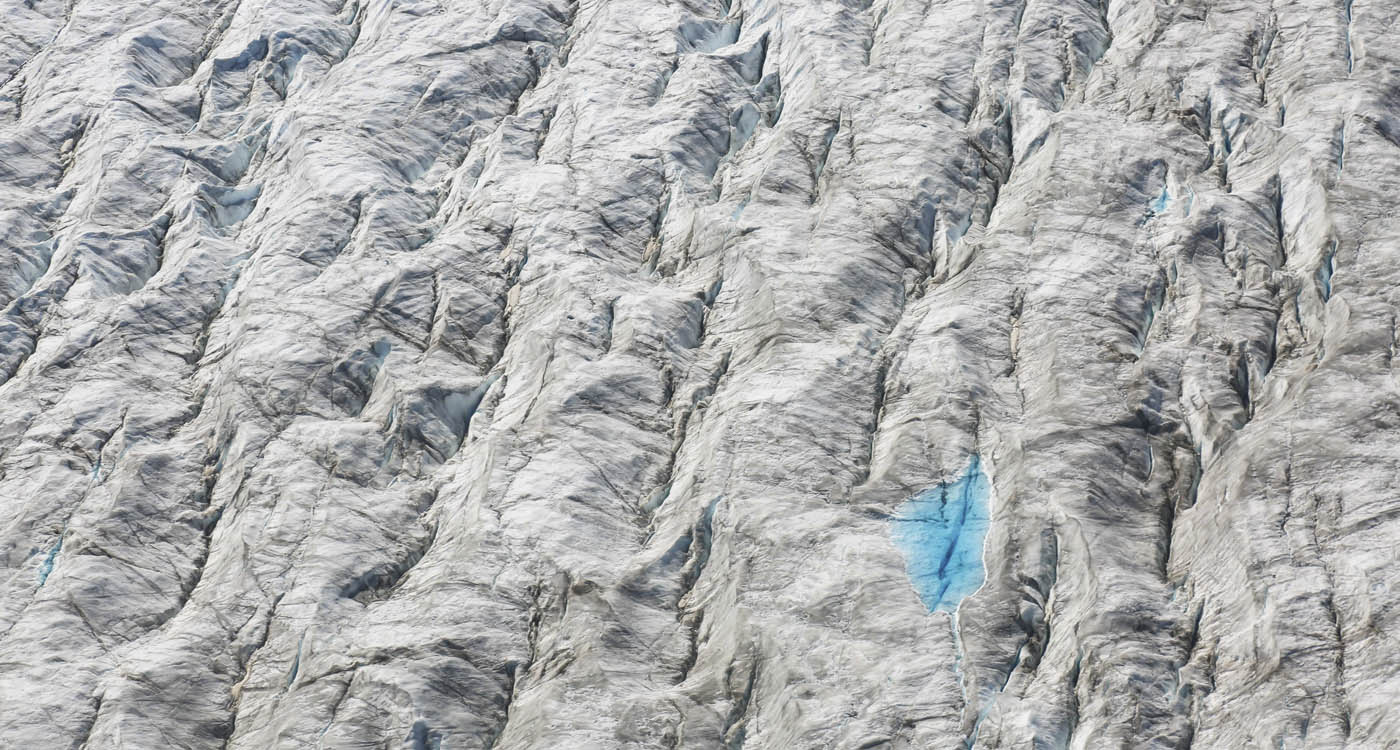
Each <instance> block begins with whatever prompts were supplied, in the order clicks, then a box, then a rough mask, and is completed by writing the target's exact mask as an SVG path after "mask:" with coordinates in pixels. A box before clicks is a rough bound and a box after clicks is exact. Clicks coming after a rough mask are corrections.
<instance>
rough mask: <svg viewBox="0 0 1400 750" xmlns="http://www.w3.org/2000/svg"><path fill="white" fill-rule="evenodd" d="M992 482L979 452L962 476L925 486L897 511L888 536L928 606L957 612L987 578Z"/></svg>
mask: <svg viewBox="0 0 1400 750" xmlns="http://www.w3.org/2000/svg"><path fill="white" fill-rule="evenodd" d="M991 489H992V487H991V483H990V482H988V480H987V475H986V474H983V473H982V466H981V461H980V459H978V458H977V457H976V456H974V457H973V459H972V462H971V464H970V465H969V466H968V467H967V470H966V471H965V472H963V474H962V476H960V477H958V478H957V479H956V480H954V481H952V482H948V483H946V484H940V485H938V486H937V487H934V488H932V489H927V490H924V491H923V492H920V493H919V494H918V495H915V496H914V497H913V498H910V500H909V501H908V502H906V503H904V504H903V505H901V506H899V508H898V509H897V510H896V511H895V517H894V519H893V520H892V521H891V531H890V535H891V536H892V537H893V538H894V543H895V544H896V545H898V547H899V550H900V552H902V553H904V559H905V565H906V568H907V570H908V572H909V580H910V581H911V582H912V583H913V584H914V589H915V590H916V591H918V592H919V600H920V601H922V602H923V603H924V606H925V607H928V609H929V611H930V612H932V611H934V610H943V611H945V612H955V611H957V608H958V604H959V603H961V602H962V600H963V599H964V598H965V597H967V596H968V595H969V594H971V593H972V592H974V591H976V590H977V589H978V587H980V586H981V585H982V581H984V580H985V579H986V569H985V567H984V566H983V563H982V542H983V540H984V539H985V538H986V536H987V525H988V524H989V523H990V522H991V508H990V503H991Z"/></svg>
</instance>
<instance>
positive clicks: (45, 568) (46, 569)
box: [39, 537, 63, 586]
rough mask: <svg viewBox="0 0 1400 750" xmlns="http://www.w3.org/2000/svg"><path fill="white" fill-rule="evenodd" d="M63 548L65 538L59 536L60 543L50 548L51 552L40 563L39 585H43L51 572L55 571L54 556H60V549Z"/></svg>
mask: <svg viewBox="0 0 1400 750" xmlns="http://www.w3.org/2000/svg"><path fill="white" fill-rule="evenodd" d="M61 549H63V538H62V537H59V539H58V544H55V545H54V546H53V548H51V549H50V550H49V554H48V555H47V556H46V557H44V559H43V561H42V562H40V563H39V585H40V586H43V585H44V583H45V582H47V581H48V580H49V574H51V573H53V566H54V558H56V557H58V552H59V550H61Z"/></svg>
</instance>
